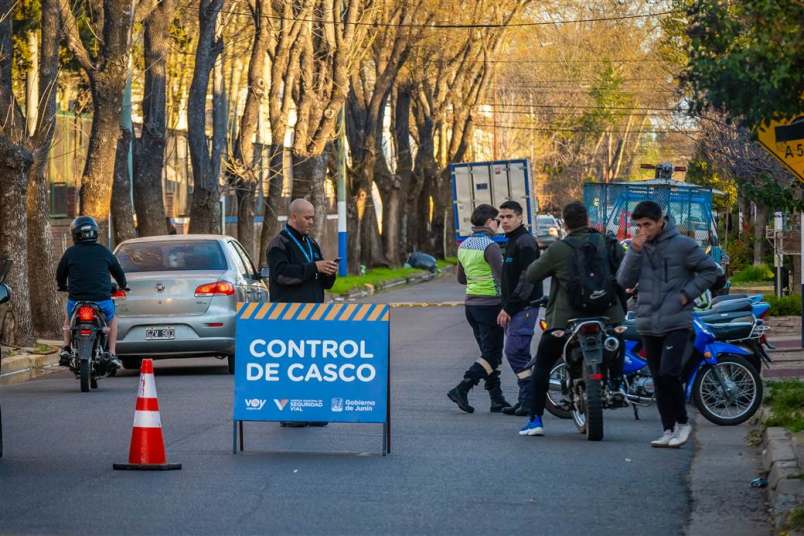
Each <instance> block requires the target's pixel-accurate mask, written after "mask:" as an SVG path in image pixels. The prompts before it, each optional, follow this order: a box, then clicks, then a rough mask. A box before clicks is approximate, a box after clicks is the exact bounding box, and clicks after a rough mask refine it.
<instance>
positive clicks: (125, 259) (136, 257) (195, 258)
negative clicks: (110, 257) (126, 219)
mask: <svg viewBox="0 0 804 536" xmlns="http://www.w3.org/2000/svg"><path fill="white" fill-rule="evenodd" d="M115 255H117V259H118V260H119V261H120V266H122V267H123V271H125V272H168V271H178V270H225V269H226V258H225V257H224V256H223V250H222V249H221V246H220V244H218V242H217V241H215V240H187V241H177V240H169V241H167V240H166V241H164V242H131V243H129V244H123V245H122V246H120V249H118V250H117V252H116V253H115Z"/></svg>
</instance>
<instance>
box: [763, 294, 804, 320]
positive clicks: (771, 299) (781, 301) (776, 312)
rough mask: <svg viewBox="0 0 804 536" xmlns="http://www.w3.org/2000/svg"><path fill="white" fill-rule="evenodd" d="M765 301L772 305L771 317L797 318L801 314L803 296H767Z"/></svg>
mask: <svg viewBox="0 0 804 536" xmlns="http://www.w3.org/2000/svg"><path fill="white" fill-rule="evenodd" d="M765 300H766V301H767V302H768V303H769V304H770V306H771V308H770V311H769V312H768V314H769V315H770V316H797V315H800V314H801V296H799V295H798V294H794V295H792V296H782V297H781V298H777V297H776V296H765Z"/></svg>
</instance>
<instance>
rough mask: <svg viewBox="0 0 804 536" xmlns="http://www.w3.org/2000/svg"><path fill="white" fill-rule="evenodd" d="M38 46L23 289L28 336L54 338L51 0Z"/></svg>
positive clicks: (59, 309) (54, 27) (58, 315)
mask: <svg viewBox="0 0 804 536" xmlns="http://www.w3.org/2000/svg"><path fill="white" fill-rule="evenodd" d="M41 28H42V30H41V32H40V35H41V50H40V55H39V88H38V101H37V102H39V105H40V107H41V108H40V109H39V110H37V121H36V130H35V134H34V145H35V146H36V147H35V151H34V153H33V165H32V166H31V170H30V172H29V174H28V192H27V197H28V198H27V209H28V210H27V212H28V219H27V223H28V264H29V266H35V267H37V268H36V270H28V288H29V289H30V295H31V319H32V322H33V329H34V334H35V335H37V336H39V337H48V338H60V337H61V324H62V318H63V315H64V312H63V311H64V295H63V294H61V293H59V292H57V290H56V265H57V263H58V256H57V254H56V252H55V251H54V249H53V237H52V235H51V230H50V218H49V216H50V189H49V186H50V183H49V182H48V179H47V177H46V176H45V166H46V164H47V158H48V154H49V151H50V147H51V144H52V141H53V135H54V131H55V122H54V118H55V114H56V77H57V74H58V67H59V41H60V39H59V38H57V37H56V36H59V14H58V7H57V5H56V2H55V1H54V0H45V1H44V2H43V3H42V23H41Z"/></svg>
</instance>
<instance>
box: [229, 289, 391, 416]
mask: <svg viewBox="0 0 804 536" xmlns="http://www.w3.org/2000/svg"><path fill="white" fill-rule="evenodd" d="M389 326H390V321H389V308H388V305H385V304H358V303H351V304H345V303H325V304H324V303H307V304H304V303H267V304H259V303H251V304H240V305H239V306H238V318H237V338H236V344H235V348H236V350H235V388H234V420H235V421H324V422H352V423H355V422H359V423H386V422H387V412H388V363H389V350H388V347H389Z"/></svg>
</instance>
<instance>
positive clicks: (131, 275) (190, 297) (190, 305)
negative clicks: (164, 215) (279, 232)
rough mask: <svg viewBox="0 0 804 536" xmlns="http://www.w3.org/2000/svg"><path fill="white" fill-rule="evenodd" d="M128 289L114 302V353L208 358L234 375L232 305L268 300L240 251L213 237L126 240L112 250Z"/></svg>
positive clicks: (132, 358) (131, 364)
mask: <svg viewBox="0 0 804 536" xmlns="http://www.w3.org/2000/svg"><path fill="white" fill-rule="evenodd" d="M115 255H116V256H117V258H118V260H119V261H120V264H121V266H122V267H123V270H124V271H125V272H126V279H127V280H128V286H129V289H130V290H129V292H128V293H127V295H126V296H125V297H123V296H120V297H119V298H118V299H117V315H118V318H119V328H118V343H117V354H118V356H119V357H120V358H121V360H122V362H123V366H124V367H125V368H127V369H136V368H138V367H139V362H140V359H141V358H143V357H150V358H156V359H159V358H176V357H200V356H215V357H218V358H226V359H227V360H228V365H229V372H230V373H231V372H234V345H235V317H236V315H237V303H238V302H264V301H268V288H267V287H266V285H265V283H264V282H263V278H262V276H261V275H260V272H258V271H257V269H256V268H255V266H254V263H253V262H252V261H251V258H250V257H249V255H248V253H246V251H245V249H244V248H243V246H241V245H240V243H239V242H238V241H237V240H235V239H234V238H231V237H228V236H220V235H169V236H154V237H147V238H135V239H132V240H126V241H125V242H123V243H121V244H120V245H119V246H118V247H117V249H115Z"/></svg>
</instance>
